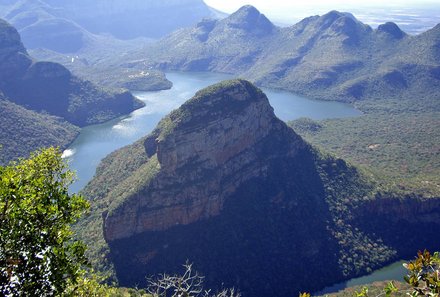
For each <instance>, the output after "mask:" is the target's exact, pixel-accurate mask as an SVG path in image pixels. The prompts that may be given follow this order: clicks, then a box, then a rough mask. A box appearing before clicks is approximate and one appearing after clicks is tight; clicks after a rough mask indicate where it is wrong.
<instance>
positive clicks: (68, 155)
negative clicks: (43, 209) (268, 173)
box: [64, 72, 403, 293]
mask: <svg viewBox="0 0 440 297" xmlns="http://www.w3.org/2000/svg"><path fill="white" fill-rule="evenodd" d="M167 78H168V79H169V80H171V81H172V82H173V87H172V88H171V89H170V90H163V91H157V92H133V94H134V95H135V96H136V97H137V98H139V99H140V100H142V101H143V102H145V104H146V106H145V107H144V108H141V109H138V110H136V111H134V112H132V113H131V114H129V115H127V116H125V117H121V118H118V119H115V120H112V121H109V122H106V123H104V124H100V125H93V126H88V127H85V128H83V129H82V130H81V133H80V135H79V136H78V138H77V139H76V140H75V141H74V142H73V144H72V145H71V146H70V147H69V148H68V149H67V150H66V151H64V157H65V159H66V160H67V161H68V162H69V166H70V168H71V170H73V171H75V172H76V175H77V180H76V182H75V183H74V184H73V185H72V186H71V188H70V191H72V192H78V191H80V190H81V189H82V188H83V187H84V186H85V185H86V184H87V183H88V182H89V181H90V180H91V179H92V177H93V175H94V174H95V170H96V167H97V166H98V164H99V162H100V161H101V160H102V158H104V157H105V156H106V155H108V154H109V153H111V152H113V151H115V150H117V149H118V148H121V147H123V146H126V145H128V144H131V143H133V142H134V141H136V140H137V139H139V138H141V137H142V136H144V135H147V134H148V133H150V132H151V131H152V130H153V129H154V127H155V126H156V125H157V123H158V122H159V120H160V119H161V118H162V117H163V116H165V115H166V114H168V113H169V112H170V111H171V110H173V109H176V108H178V107H179V106H180V105H181V104H182V103H184V102H185V101H186V100H188V99H189V98H191V97H192V96H193V95H194V94H195V92H197V91H198V90H200V89H202V88H204V87H206V86H209V85H211V84H214V83H217V82H219V81H222V80H224V79H230V78H231V76H230V75H226V74H217V73H181V72H171V73H167ZM263 91H264V92H265V94H266V95H267V97H268V98H269V102H270V104H271V105H272V107H273V108H274V112H275V114H276V116H277V117H279V118H280V119H282V120H284V121H289V120H294V119H298V118H300V117H309V118H311V119H315V120H321V119H328V118H342V117H354V116H359V115H361V112H360V111H359V110H356V109H355V108H354V107H353V106H351V105H348V104H344V103H339V102H332V101H317V100H311V99H307V98H304V97H301V96H297V95H295V94H293V93H290V92H287V91H280V90H272V89H267V88H263ZM402 275H403V267H402V265H401V263H400V262H399V263H395V264H393V265H390V266H388V267H385V268H383V269H381V270H378V271H376V272H374V273H373V274H372V275H370V276H365V277H362V278H358V279H353V280H350V281H347V282H344V283H341V284H336V285H334V286H331V287H328V288H326V289H324V290H323V291H321V292H322V293H330V292H334V291H337V290H339V289H343V288H345V287H349V286H354V285H359V284H365V283H369V282H372V281H377V280H385V279H402Z"/></svg>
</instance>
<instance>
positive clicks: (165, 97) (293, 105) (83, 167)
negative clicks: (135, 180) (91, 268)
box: [63, 72, 361, 192]
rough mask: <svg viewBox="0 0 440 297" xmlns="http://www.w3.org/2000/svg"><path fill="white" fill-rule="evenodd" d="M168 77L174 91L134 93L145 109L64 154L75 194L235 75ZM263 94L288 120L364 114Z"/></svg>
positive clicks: (89, 134)
mask: <svg viewBox="0 0 440 297" xmlns="http://www.w3.org/2000/svg"><path fill="white" fill-rule="evenodd" d="M167 78H168V79H169V80H170V81H172V82H173V87H172V88H171V89H170V90H163V91H157V92H133V94H134V95H135V96H136V97H137V98H139V99H140V100H142V101H143V102H145V105H146V106H145V107H143V108H141V109H138V110H136V111H134V112H132V113H131V114H130V115H128V116H126V117H123V118H118V119H115V120H112V121H109V122H106V123H104V124H100V125H93V126H88V127H85V128H83V129H82V130H81V133H80V135H79V136H78V138H77V139H76V140H75V141H74V142H73V144H72V145H71V146H70V147H69V148H68V150H66V151H65V152H64V154H63V155H64V157H66V160H67V161H68V162H69V165H70V168H71V170H73V171H75V172H76V178H77V181H76V182H75V183H74V184H73V185H72V186H71V187H70V190H71V191H72V192H78V191H80V190H81V189H82V188H83V187H84V186H85V185H86V184H87V183H88V182H89V181H90V180H91V179H92V177H93V175H94V174H95V170H96V167H97V166H98V164H99V162H100V161H101V160H102V159H103V158H104V157H105V156H106V155H108V154H110V153H111V152H113V151H115V150H117V149H118V148H121V147H123V146H126V145H128V144H131V143H133V142H135V141H136V140H138V139H139V138H141V137H143V136H145V135H148V133H150V132H151V131H152V130H153V129H154V128H155V127H156V125H157V123H158V122H159V120H160V119H161V118H162V117H164V116H165V115H167V114H168V113H169V112H170V111H172V110H173V109H176V108H178V107H179V106H180V105H182V103H184V102H185V101H186V100H188V99H190V98H191V97H192V96H194V94H195V93H196V92H197V91H198V90H200V89H202V88H204V87H207V86H209V85H212V84H215V83H217V82H220V81H222V80H225V79H230V78H232V76H231V75H227V74H218V73H206V72H203V73H187V72H185V73H183V72H178V73H174V72H173V73H167ZM263 91H264V92H265V93H266V95H267V97H268V98H269V101H270V104H271V105H272V107H273V108H274V111H275V114H276V115H277V116H278V117H279V118H280V119H282V120H284V121H289V120H294V119H298V118H300V117H309V118H311V119H315V120H320V119H327V118H341V117H353V116H359V115H360V114H361V112H360V111H359V110H357V109H355V108H354V107H353V106H351V105H349V104H344V103H340V102H334V101H317V100H310V99H307V98H303V97H300V96H297V95H295V94H293V93H290V92H286V91H279V90H271V89H265V88H263Z"/></svg>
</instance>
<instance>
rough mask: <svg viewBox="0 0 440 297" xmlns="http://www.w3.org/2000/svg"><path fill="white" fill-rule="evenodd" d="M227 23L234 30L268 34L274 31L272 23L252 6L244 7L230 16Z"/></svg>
mask: <svg viewBox="0 0 440 297" xmlns="http://www.w3.org/2000/svg"><path fill="white" fill-rule="evenodd" d="M226 20H227V22H228V23H229V24H230V25H231V26H232V27H235V28H240V29H244V30H246V31H249V32H251V31H257V32H259V33H268V32H271V31H272V30H273V29H274V27H275V26H274V25H273V24H272V22H271V21H270V20H269V19H268V18H267V17H266V16H265V15H264V14H262V13H260V12H259V11H258V9H256V8H255V7H254V6H252V5H245V6H242V7H241V8H239V9H238V10H237V11H236V12H234V13H233V14H231V15H230V16H229V17H228V18H227V19H226Z"/></svg>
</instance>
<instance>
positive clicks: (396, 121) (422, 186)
mask: <svg viewBox="0 0 440 297" xmlns="http://www.w3.org/2000/svg"><path fill="white" fill-rule="evenodd" d="M428 104H429V102H424V101H419V102H417V104H416V103H415V102H412V103H411V102H408V101H403V102H401V103H400V105H399V107H398V108H399V109H398V108H397V107H394V105H393V103H392V102H389V101H387V100H382V101H375V102H374V104H373V103H363V104H362V105H360V107H361V108H362V110H364V111H365V112H366V114H364V115H362V116H360V117H356V118H345V119H331V120H324V121H311V120H305V119H300V120H296V121H293V122H291V123H289V125H290V126H291V127H292V128H293V129H294V130H295V131H296V132H297V133H299V134H300V135H301V136H303V137H304V138H305V139H306V140H307V141H308V142H310V143H312V144H313V145H315V146H317V147H319V148H321V149H323V150H325V151H328V152H331V153H333V154H335V155H336V156H338V157H341V158H343V159H345V160H349V161H351V162H352V163H353V164H356V165H360V166H362V167H363V168H365V169H367V170H368V171H370V172H371V173H373V174H374V175H375V176H376V177H377V180H380V181H381V183H382V184H381V186H380V187H381V188H382V190H384V191H395V192H398V193H401V194H402V193H404V194H405V193H417V194H418V195H422V196H425V197H439V195H440V178H439V177H440V158H439V154H440V150H439V147H438V143H440V130H439V129H438V127H440V120H439V119H440V113H439V111H436V110H435V109H434V108H433V107H430V106H429V105H428ZM405 106H406V108H405ZM415 106H417V108H420V109H423V107H425V108H426V109H425V111H418V110H415V111H413V110H412V107H415Z"/></svg>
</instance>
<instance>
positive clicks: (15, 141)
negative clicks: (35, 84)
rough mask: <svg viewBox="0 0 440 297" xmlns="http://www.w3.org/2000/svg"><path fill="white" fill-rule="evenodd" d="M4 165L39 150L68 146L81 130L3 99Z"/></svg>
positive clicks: (0, 135)
mask: <svg viewBox="0 0 440 297" xmlns="http://www.w3.org/2000/svg"><path fill="white" fill-rule="evenodd" d="M0 118H1V120H2V123H1V125H0V145H2V149H1V150H0V165H1V164H3V165H6V164H7V163H8V162H9V161H12V160H16V159H18V158H20V157H28V156H29V154H30V153H31V152H32V151H35V150H37V149H39V148H44V147H50V146H59V147H61V148H65V147H67V146H68V145H69V144H70V143H71V142H72V141H73V140H74V139H75V137H76V136H77V135H78V133H79V128H78V127H76V126H73V125H72V124H69V123H68V122H66V121H63V120H61V119H60V118H57V117H54V116H49V115H46V114H40V113H37V112H34V111H31V110H27V109H25V108H23V107H21V106H19V105H16V104H14V103H12V102H9V101H7V100H3V99H1V96H0Z"/></svg>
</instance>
